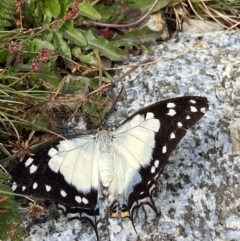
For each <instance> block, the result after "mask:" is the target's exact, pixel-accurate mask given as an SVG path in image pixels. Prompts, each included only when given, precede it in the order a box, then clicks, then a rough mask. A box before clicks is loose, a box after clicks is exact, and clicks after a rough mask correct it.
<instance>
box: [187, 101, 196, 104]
mask: <svg viewBox="0 0 240 241" xmlns="http://www.w3.org/2000/svg"><path fill="white" fill-rule="evenodd" d="M189 102H191V103H193V104H196V103H197V102H196V100H189Z"/></svg>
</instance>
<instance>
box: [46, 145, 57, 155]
mask: <svg viewBox="0 0 240 241" xmlns="http://www.w3.org/2000/svg"><path fill="white" fill-rule="evenodd" d="M56 154H58V150H57V149H55V148H53V147H52V148H51V149H50V150H49V151H48V155H49V156H50V157H53V156H55V155H56Z"/></svg>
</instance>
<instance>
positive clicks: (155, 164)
mask: <svg viewBox="0 0 240 241" xmlns="http://www.w3.org/2000/svg"><path fill="white" fill-rule="evenodd" d="M154 166H155V167H156V168H157V167H158V166H159V160H156V161H155V162H154Z"/></svg>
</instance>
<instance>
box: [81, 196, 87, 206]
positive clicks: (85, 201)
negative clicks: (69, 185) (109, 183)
mask: <svg viewBox="0 0 240 241" xmlns="http://www.w3.org/2000/svg"><path fill="white" fill-rule="evenodd" d="M82 202H83V203H84V204H85V205H87V204H88V200H87V199H86V198H85V197H83V198H82Z"/></svg>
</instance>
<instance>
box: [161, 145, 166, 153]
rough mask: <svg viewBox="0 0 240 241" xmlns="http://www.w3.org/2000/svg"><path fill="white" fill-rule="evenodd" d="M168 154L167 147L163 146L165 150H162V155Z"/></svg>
mask: <svg viewBox="0 0 240 241" xmlns="http://www.w3.org/2000/svg"><path fill="white" fill-rule="evenodd" d="M166 152H167V147H166V146H163V148H162V153H163V154H164V153H166Z"/></svg>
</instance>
